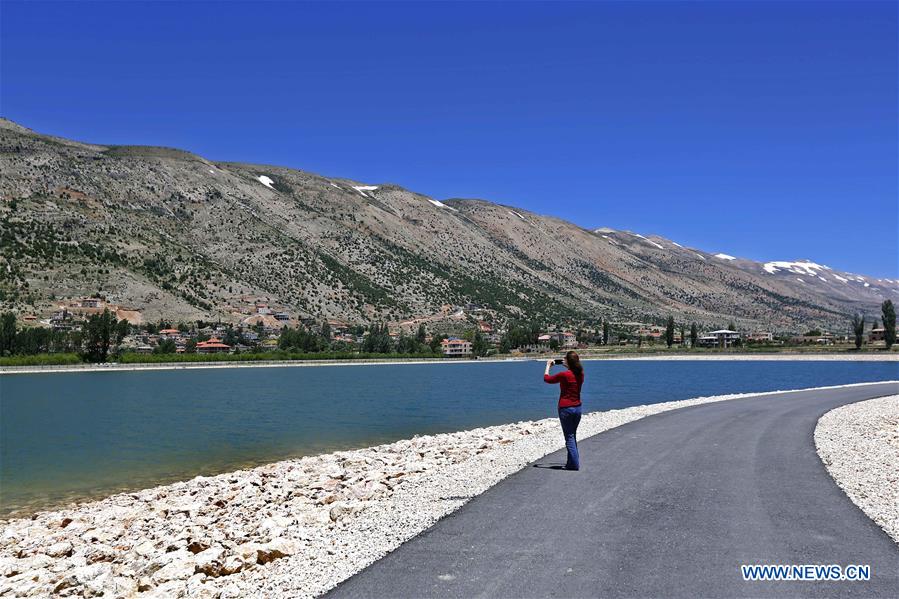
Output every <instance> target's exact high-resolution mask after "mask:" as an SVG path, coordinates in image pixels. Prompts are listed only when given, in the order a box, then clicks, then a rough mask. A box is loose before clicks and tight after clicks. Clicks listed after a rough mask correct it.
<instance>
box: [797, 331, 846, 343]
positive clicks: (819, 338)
mask: <svg viewBox="0 0 899 599" xmlns="http://www.w3.org/2000/svg"><path fill="white" fill-rule="evenodd" d="M790 342H791V343H793V344H796V345H812V344H817V345H833V344H834V343H835V342H836V338H835V337H834V335H833V333H827V332H824V333H821V334H820V335H797V336H795V337H791V338H790Z"/></svg>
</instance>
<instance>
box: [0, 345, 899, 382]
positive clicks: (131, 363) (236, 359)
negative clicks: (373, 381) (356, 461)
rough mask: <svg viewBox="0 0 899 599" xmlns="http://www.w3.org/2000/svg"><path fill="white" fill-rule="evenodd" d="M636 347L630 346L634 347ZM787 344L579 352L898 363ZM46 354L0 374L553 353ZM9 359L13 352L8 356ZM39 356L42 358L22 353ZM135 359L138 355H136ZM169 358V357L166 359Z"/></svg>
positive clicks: (889, 357) (879, 355)
mask: <svg viewBox="0 0 899 599" xmlns="http://www.w3.org/2000/svg"><path fill="white" fill-rule="evenodd" d="M635 349H636V348H635ZM797 349H798V348H791V349H789V350H780V351H759V350H750V351H747V350H745V349H743V350H740V349H737V350H683V351H670V350H639V351H616V350H582V351H581V352H580V354H581V359H582V360H589V361H602V360H787V361H788V360H796V361H814V360H821V361H824V360H827V361H831V360H837V361H841V360H845V361H865V362H868V361H872V362H879V361H884V362H899V351H889V352H888V351H883V350H867V351H866V350H862V351H854V350H852V351H848V350H844V351H839V350H830V351H823V350H822V349H820V348H815V349H816V350H817V351H813V350H804V351H803V350H801V349H799V350H798V351H797ZM51 356H74V358H75V361H74V362H73V361H71V359H72V358H71V357H67V358H65V360H64V361H61V362H59V363H55V362H52V361H46V360H36V361H35V362H33V363H27V362H26V363H18V364H17V363H13V364H9V363H5V362H4V361H6V360H9V358H2V359H0V360H3V361H0V375H2V374H36V373H59V372H112V371H128V370H182V369H199V368H274V367H290V366H294V367H302V366H352V365H377V364H477V363H489V362H508V361H525V362H526V361H543V360H545V359H547V358H549V357H551V356H555V354H524V355H508V354H506V355H498V356H492V357H489V358H480V359H477V360H474V359H469V358H447V357H445V356H441V355H435V354H358V353H318V354H281V353H279V354H237V355H233V354H218V355H216V354H212V355H199V354H188V355H185V354H178V355H175V356H172V355H152V354H151V355H135V354H132V356H134V357H133V358H131V359H128V360H122V361H119V362H107V363H104V364H91V363H85V362H81V361H80V359H79V358H78V356H77V355H75V354H54V355H51ZM14 357H15V356H14ZM23 357H26V358H32V357H36V358H43V357H45V356H23ZM136 358H141V359H136ZM172 358H174V359H172Z"/></svg>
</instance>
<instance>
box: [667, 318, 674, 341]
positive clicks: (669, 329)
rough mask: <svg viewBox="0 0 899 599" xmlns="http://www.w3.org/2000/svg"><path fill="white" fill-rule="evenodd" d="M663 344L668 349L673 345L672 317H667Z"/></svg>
mask: <svg viewBox="0 0 899 599" xmlns="http://www.w3.org/2000/svg"><path fill="white" fill-rule="evenodd" d="M665 344H666V345H667V346H668V347H671V346H672V345H674V316H670V315H669V316H668V322H667V323H666V324H665Z"/></svg>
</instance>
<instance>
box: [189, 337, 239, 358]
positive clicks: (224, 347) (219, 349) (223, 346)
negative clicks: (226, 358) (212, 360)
mask: <svg viewBox="0 0 899 599" xmlns="http://www.w3.org/2000/svg"><path fill="white" fill-rule="evenodd" d="M230 351H231V346H230V345H228V344H227V343H222V340H221V339H217V338H215V337H213V338H212V339H210V340H209V341H200V342H199V343H197V353H198V354H226V353H228V352H230Z"/></svg>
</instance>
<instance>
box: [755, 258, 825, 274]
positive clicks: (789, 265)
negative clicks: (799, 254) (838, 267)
mask: <svg viewBox="0 0 899 599" xmlns="http://www.w3.org/2000/svg"><path fill="white" fill-rule="evenodd" d="M762 268H764V269H765V272H767V273H770V274H772V275H773V274H774V273H776V272H777V271H779V270H786V271H788V272H792V273H795V274H797V275H811V276H813V277H814V276H818V271H819V270H831V268H830V267H829V266H824V265H823V264H815V263H814V262H812V261H810V260H798V261H796V262H784V261H775V262H765V265H764V266H763V267H762Z"/></svg>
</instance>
